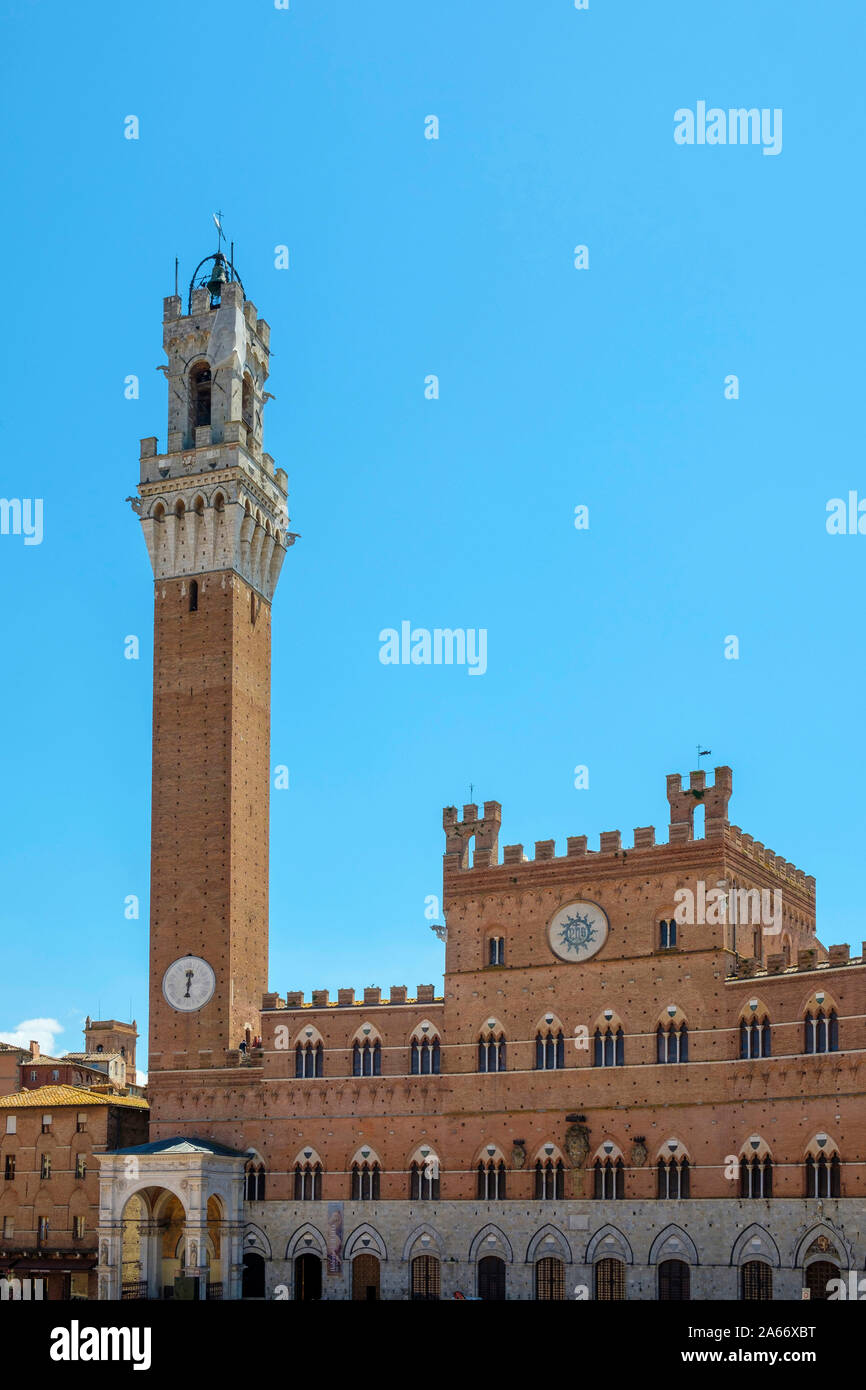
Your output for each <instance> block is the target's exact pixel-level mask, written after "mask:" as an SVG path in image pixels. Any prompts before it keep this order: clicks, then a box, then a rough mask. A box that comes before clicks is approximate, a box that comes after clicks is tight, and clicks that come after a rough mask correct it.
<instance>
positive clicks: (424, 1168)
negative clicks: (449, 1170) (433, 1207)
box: [409, 1155, 439, 1202]
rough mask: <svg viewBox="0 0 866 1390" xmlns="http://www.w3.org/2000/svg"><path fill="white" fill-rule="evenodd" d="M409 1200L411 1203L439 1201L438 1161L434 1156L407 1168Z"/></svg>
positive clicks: (415, 1161)
mask: <svg viewBox="0 0 866 1390" xmlns="http://www.w3.org/2000/svg"><path fill="white" fill-rule="evenodd" d="M409 1198H410V1200H411V1201H413V1202H438V1201H439V1160H438V1158H436V1157H435V1155H431V1156H430V1157H429V1158H426V1159H424V1161H423V1162H421V1163H419V1162H417V1160H413V1162H412V1164H411V1165H410V1168H409Z"/></svg>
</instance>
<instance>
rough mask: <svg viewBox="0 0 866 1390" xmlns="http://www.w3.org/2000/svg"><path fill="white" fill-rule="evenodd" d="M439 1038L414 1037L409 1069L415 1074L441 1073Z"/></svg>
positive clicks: (410, 1051)
mask: <svg viewBox="0 0 866 1390" xmlns="http://www.w3.org/2000/svg"><path fill="white" fill-rule="evenodd" d="M439 1053H440V1048H439V1039H438V1038H413V1039H412V1046H411V1047H410V1049H409V1070H410V1072H411V1073H412V1075H413V1076H430V1075H432V1076H438V1075H439Z"/></svg>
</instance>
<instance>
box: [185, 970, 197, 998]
mask: <svg viewBox="0 0 866 1390" xmlns="http://www.w3.org/2000/svg"><path fill="white" fill-rule="evenodd" d="M194 974H195V971H194V970H188V971H187V972H186V994H185V995H184V996H183V997H184V999H189V987H190V985H191V984H192V977H193V975H194Z"/></svg>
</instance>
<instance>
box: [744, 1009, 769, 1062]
mask: <svg viewBox="0 0 866 1390" xmlns="http://www.w3.org/2000/svg"><path fill="white" fill-rule="evenodd" d="M770 1037H771V1030H770V1020H769V1019H768V1018H767V1017H766V1016H765V1017H764V1018H762V1019H758V1018H751V1019H746V1018H741V1019H740V1057H741V1059H742V1060H744V1061H748V1060H749V1059H750V1058H752V1057H769V1056H770V1045H771V1044H770Z"/></svg>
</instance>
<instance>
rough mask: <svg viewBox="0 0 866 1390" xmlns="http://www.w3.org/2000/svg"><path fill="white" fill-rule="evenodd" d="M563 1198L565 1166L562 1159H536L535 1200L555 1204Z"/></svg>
mask: <svg viewBox="0 0 866 1390" xmlns="http://www.w3.org/2000/svg"><path fill="white" fill-rule="evenodd" d="M564 1196H565V1164H564V1163H563V1161H562V1159H561V1158H557V1159H553V1158H547V1159H541V1158H540V1159H538V1161H537V1163H536V1165H535V1200H536V1201H537V1202H557V1201H559V1200H560V1199H561V1198H562V1197H564Z"/></svg>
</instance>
